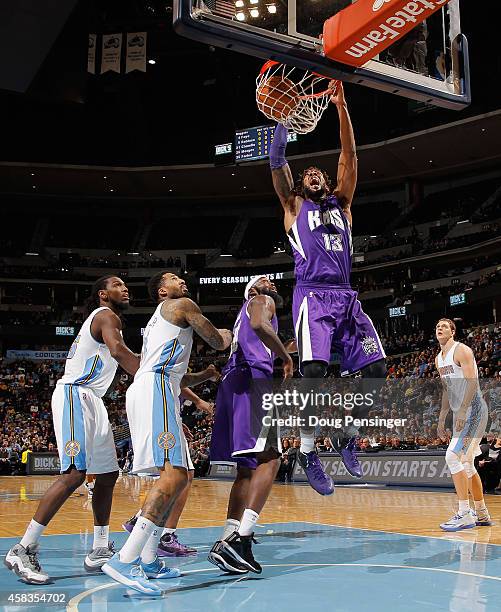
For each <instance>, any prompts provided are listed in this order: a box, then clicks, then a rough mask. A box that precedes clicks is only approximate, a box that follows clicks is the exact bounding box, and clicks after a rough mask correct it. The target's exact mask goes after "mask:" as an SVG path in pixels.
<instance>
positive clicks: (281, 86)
mask: <svg viewBox="0 0 501 612" xmlns="http://www.w3.org/2000/svg"><path fill="white" fill-rule="evenodd" d="M298 96H299V93H298V91H297V89H296V86H295V85H294V83H293V82H292V81H291V80H289V79H284V78H281V77H279V76H271V77H270V78H269V79H267V80H266V81H264V83H262V84H261V85H260V86H259V87H258V89H257V93H256V100H257V105H258V108H259V110H260V111H261V112H262V113H264V114H265V115H266V116H267V117H269V118H270V119H275V120H277V121H283V120H284V119H286V118H287V117H288V116H289V115H290V114H291V113H292V111H293V110H294V109H295V108H296V107H297V105H298V104H299V99H298Z"/></svg>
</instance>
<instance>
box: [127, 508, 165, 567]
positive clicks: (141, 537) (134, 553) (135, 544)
mask: <svg viewBox="0 0 501 612" xmlns="http://www.w3.org/2000/svg"><path fill="white" fill-rule="evenodd" d="M155 529H157V526H156V525H155V523H152V522H151V521H149V520H148V519H146V518H144V517H142V516H140V517H139V518H138V519H137V522H136V524H135V525H134V529H133V530H132V531H131V534H130V536H129V537H128V538H127V542H125V544H124V546H123V548H122V549H121V551H120V553H119V556H120V561H122V562H123V563H132V561H135V560H136V559H137V558H138V557H139V556H140V555H141V551H142V550H143V548H144V547H145V544H146V542H147V541H148V538H149V537H150V535H151V534H152V533H153V532H154V531H155ZM160 531H161V530H159V532H160Z"/></svg>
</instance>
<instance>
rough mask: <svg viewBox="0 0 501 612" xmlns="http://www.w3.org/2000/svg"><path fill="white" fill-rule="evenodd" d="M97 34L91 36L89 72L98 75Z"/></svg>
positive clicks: (88, 58) (88, 60)
mask: <svg viewBox="0 0 501 612" xmlns="http://www.w3.org/2000/svg"><path fill="white" fill-rule="evenodd" d="M96 40H97V36H96V34H89V48H88V51H87V72H90V73H91V74H96Z"/></svg>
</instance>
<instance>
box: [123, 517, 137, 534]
mask: <svg viewBox="0 0 501 612" xmlns="http://www.w3.org/2000/svg"><path fill="white" fill-rule="evenodd" d="M136 523H137V516H136V515H134V516H133V517H132V518H130V519H129V520H127V521H125V523H123V524H122V529H125V531H128V532H129V533H130V532H131V531H132V530H133V529H134V525H135V524H136Z"/></svg>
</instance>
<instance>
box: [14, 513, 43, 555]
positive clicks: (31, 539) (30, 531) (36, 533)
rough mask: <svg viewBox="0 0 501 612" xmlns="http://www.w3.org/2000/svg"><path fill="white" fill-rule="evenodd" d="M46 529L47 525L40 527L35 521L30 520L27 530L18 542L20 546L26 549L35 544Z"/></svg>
mask: <svg viewBox="0 0 501 612" xmlns="http://www.w3.org/2000/svg"><path fill="white" fill-rule="evenodd" d="M46 527H47V525H40V523H37V522H36V521H35V519H32V520H31V521H30V524H29V525H28V528H27V529H26V533H25V534H24V536H23V539H22V540H21V542H20V544H21V546H24V548H27V547H28V546H30V545H31V544H36V543H37V542H38V540H39V539H40V536H41V535H42V533H43V532H44V530H45V528H46Z"/></svg>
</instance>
